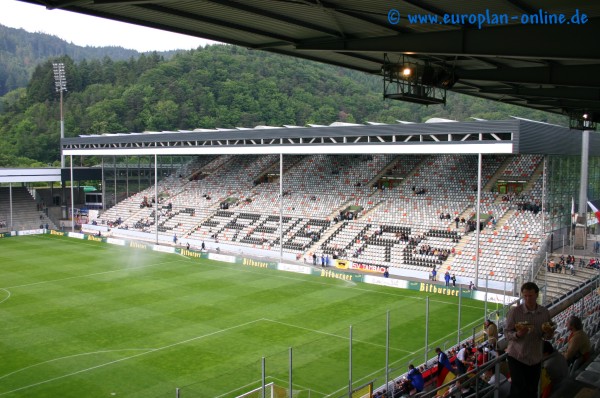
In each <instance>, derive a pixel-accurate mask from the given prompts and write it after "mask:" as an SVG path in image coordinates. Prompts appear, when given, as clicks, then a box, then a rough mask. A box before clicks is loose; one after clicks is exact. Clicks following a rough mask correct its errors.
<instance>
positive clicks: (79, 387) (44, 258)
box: [0, 235, 484, 398]
mask: <svg viewBox="0 0 600 398" xmlns="http://www.w3.org/2000/svg"><path fill="white" fill-rule="evenodd" d="M425 297H426V294H425V293H419V292H413V291H409V290H400V289H393V288H386V287H381V286H374V285H368V284H362V283H359V284H356V283H351V282H347V281H342V280H337V279H328V278H320V277H315V276H305V275H300V274H295V273H289V272H282V271H275V270H270V269H261V268H254V267H243V266H240V265H236V264H228V263H219V262H214V261H208V260H198V259H188V258H184V257H182V256H178V255H173V254H163V253H159V252H152V251H148V250H140V249H132V248H124V247H119V246H115V245H109V244H102V243H96V242H90V241H81V240H77V239H70V238H61V237H56V236H49V235H40V236H29V237H18V238H6V239H2V240H0V356H1V360H0V398H15V397H28V398H30V397H34V398H37V397H51V398H55V397H61V398H66V397H73V398H81V397H86V398H95V397H128V398H129V397H144V398H146V397H149V398H153V397H161V398H162V397H165V398H166V397H174V396H175V390H176V388H180V389H181V390H180V392H181V398H187V397H235V396H237V395H239V394H242V393H243V392H245V391H249V390H251V389H253V388H255V387H257V386H259V385H260V380H261V374H262V373H261V358H262V357H264V358H265V364H266V375H267V382H275V383H277V384H279V385H284V386H285V385H287V383H288V379H289V375H288V365H289V362H290V357H289V348H290V347H292V363H293V372H292V376H293V383H294V388H295V389H298V390H302V391H303V392H302V394H306V395H303V396H309V395H308V391H310V397H313V398H315V397H316V398H318V397H339V396H343V395H345V393H346V392H347V390H348V380H349V366H348V356H349V355H348V354H349V348H350V339H349V336H350V325H352V344H351V345H352V358H353V366H352V379H353V382H354V383H353V385H354V387H358V386H360V385H362V384H365V383H367V382H369V381H371V380H374V381H375V384H376V385H381V384H383V383H384V380H385V376H384V368H385V356H386V354H385V344H386V323H387V321H386V312H388V311H389V314H390V317H389V319H390V321H389V324H390V335H389V347H390V350H389V363H390V368H391V369H392V372H391V375H390V377H391V376H395V375H399V374H401V373H403V372H405V371H406V366H407V365H408V363H409V362H411V361H414V362H415V364H417V363H422V362H423V359H424V352H423V347H424V344H425ZM457 303H458V299H457V298H453V297H446V296H439V295H430V304H429V321H430V323H429V324H430V327H429V346H430V349H431V350H433V348H435V347H436V346H442V347H443V346H444V345H446V346H450V345H452V344H453V343H455V342H456V334H455V331H456V327H457V319H458V306H457ZM462 304H463V306H462V325H464V326H465V329H464V330H465V333H466V334H467V335H468V334H469V333H470V331H471V330H472V325H474V324H476V323H480V322H481V320H482V319H483V305H484V304H483V303H481V302H476V301H472V300H466V299H465V300H463V302H462ZM467 325H470V326H467ZM467 331H469V332H467ZM431 355H433V354H431ZM301 396H302V395H301Z"/></svg>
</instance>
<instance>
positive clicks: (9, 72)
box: [0, 25, 140, 96]
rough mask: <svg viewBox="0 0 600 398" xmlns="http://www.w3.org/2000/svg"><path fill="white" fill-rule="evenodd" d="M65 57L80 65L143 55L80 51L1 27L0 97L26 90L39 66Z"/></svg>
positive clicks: (101, 49) (112, 50)
mask: <svg viewBox="0 0 600 398" xmlns="http://www.w3.org/2000/svg"><path fill="white" fill-rule="evenodd" d="M64 55H66V56H69V57H70V58H72V59H73V60H75V61H76V62H79V61H82V60H84V59H88V60H89V59H102V58H104V57H108V58H111V59H113V60H126V59H129V58H131V57H138V56H139V55H140V53H139V52H137V51H135V50H127V49H125V48H122V47H81V46H77V45H75V44H71V43H67V42H66V41H64V40H61V39H59V38H58V37H56V36H51V35H48V34H45V33H29V32H26V31H25V30H23V29H15V28H9V27H6V26H3V25H0V96H1V95H4V94H6V93H7V92H9V91H11V90H14V89H16V88H19V87H25V86H26V85H27V82H28V81H29V77H30V76H31V73H32V72H33V69H34V68H35V67H36V66H37V65H38V64H40V63H42V62H44V61H45V60H47V59H48V58H53V57H61V56H64Z"/></svg>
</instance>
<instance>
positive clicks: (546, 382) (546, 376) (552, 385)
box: [540, 341, 569, 398]
mask: <svg viewBox="0 0 600 398" xmlns="http://www.w3.org/2000/svg"><path fill="white" fill-rule="evenodd" d="M542 352H543V354H544V362H542V377H541V380H542V382H541V388H540V389H541V391H542V398H546V397H549V396H550V394H552V393H553V392H558V391H559V390H560V388H561V387H562V385H563V381H564V380H565V379H566V378H567V377H568V375H569V365H568V364H567V360H566V359H565V357H564V356H563V355H561V353H560V352H558V351H556V350H555V349H554V347H552V344H551V343H550V342H549V341H544V348H543V349H542Z"/></svg>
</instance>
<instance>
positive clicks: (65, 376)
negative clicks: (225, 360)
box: [0, 319, 264, 396]
mask: <svg viewBox="0 0 600 398" xmlns="http://www.w3.org/2000/svg"><path fill="white" fill-rule="evenodd" d="M263 320H264V319H255V320H254V321H250V322H246V323H241V324H239V325H236V326H231V327H229V328H226V329H221V330H217V331H214V332H211V333H207V334H203V335H201V336H196V337H192V338H191V339H187V340H182V341H179V342H177V343H173V344H169V345H166V346H163V347H159V348H153V349H150V350H149V351H146V352H142V353H140V354H136V355H131V356H129V357H125V358H121V359H117V360H114V361H110V362H105V363H102V364H100V365H96V366H92V367H89V368H85V369H81V370H78V371H76V372H72V373H68V374H66V375H62V376H57V377H53V378H51V379H48V380H43V381H40V382H37V383H33V384H29V385H27V386H23V387H19V388H15V389H14V390H11V391H5V392H3V393H0V396H3V395H7V394H12V393H14V392H17V391H22V390H26V389H28V388H31V387H36V386H39V385H42V384H46V383H50V382H53V381H56V380H60V379H64V378H67V377H70V376H74V375H77V374H80V373H85V372H89V371H91V370H95V369H99V368H103V367H105V366H108V365H112V364H115V363H119V362H123V361H127V360H128V359H132V358H138V357H141V356H143V355H146V354H151V353H154V352H158V351H163V350H166V349H168V348H171V347H175V346H178V345H181V344H185V343H189V342H190V341H194V340H199V339H203V338H205V337H210V336H213V335H216V334H219V333H223V332H228V331H230V330H233V329H237V328H240V327H244V326H247V325H251V324H253V323H256V322H261V321H263Z"/></svg>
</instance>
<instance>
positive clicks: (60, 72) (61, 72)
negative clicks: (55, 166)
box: [52, 62, 67, 169]
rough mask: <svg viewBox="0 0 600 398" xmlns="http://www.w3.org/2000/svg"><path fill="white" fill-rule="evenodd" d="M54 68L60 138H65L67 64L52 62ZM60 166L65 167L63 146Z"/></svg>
mask: <svg viewBox="0 0 600 398" xmlns="http://www.w3.org/2000/svg"><path fill="white" fill-rule="evenodd" d="M52 69H53V70H54V87H55V89H56V91H57V92H58V93H59V94H60V138H61V139H63V138H65V119H64V116H63V91H67V78H66V76H65V64H63V63H62V62H57V63H53V64H52ZM60 167H61V169H62V168H64V167H65V156H64V155H63V154H62V147H61V150H60Z"/></svg>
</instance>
